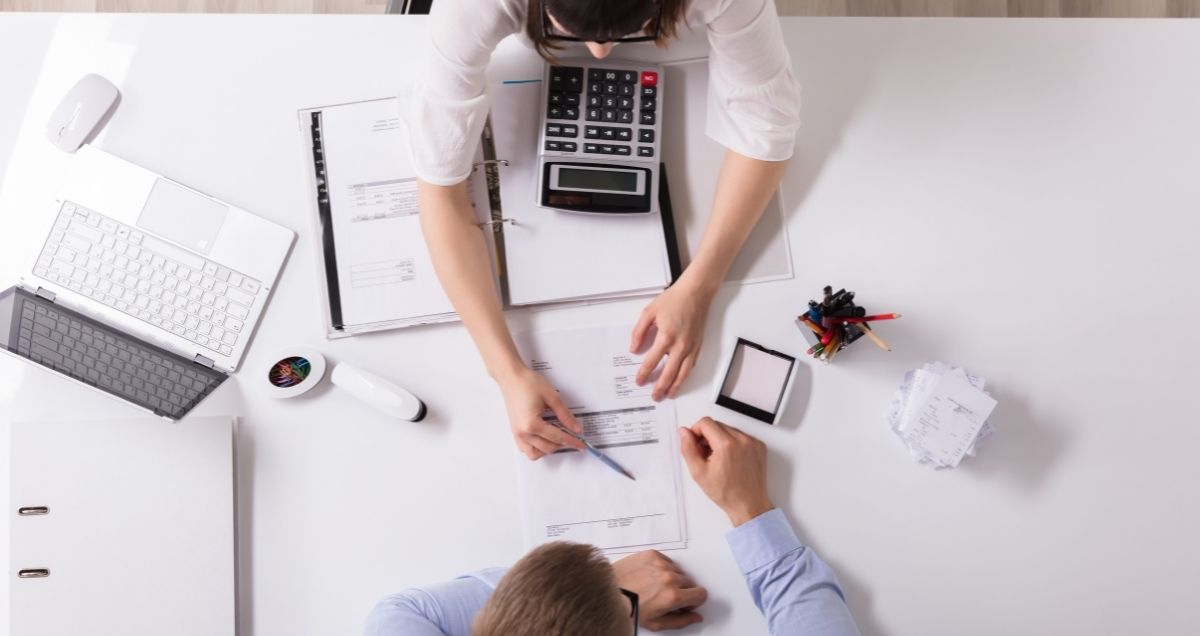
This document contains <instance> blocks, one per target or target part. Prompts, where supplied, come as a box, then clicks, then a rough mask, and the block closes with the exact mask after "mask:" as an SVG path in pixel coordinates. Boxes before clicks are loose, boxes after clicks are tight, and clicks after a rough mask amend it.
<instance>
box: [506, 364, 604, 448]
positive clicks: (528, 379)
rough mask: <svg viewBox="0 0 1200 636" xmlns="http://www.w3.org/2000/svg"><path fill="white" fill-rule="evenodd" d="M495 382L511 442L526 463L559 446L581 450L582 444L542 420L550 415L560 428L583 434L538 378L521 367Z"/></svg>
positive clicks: (553, 393)
mask: <svg viewBox="0 0 1200 636" xmlns="http://www.w3.org/2000/svg"><path fill="white" fill-rule="evenodd" d="M497 382H498V384H499V385H500V391H501V393H503V394H504V405H505V407H506V408H507V409H508V424H509V426H511V427H512V434H513V440H514V441H515V442H516V443H517V448H518V449H520V450H521V452H522V453H525V455H526V456H527V457H529V459H540V458H541V457H544V456H545V455H548V454H550V453H553V452H554V451H556V450H558V449H560V448H562V447H563V446H569V447H571V448H574V449H577V450H583V449H584V445H583V442H581V441H579V440H577V439H575V438H574V437H571V436H570V435H568V434H567V433H565V432H563V431H562V430H561V429H559V428H558V427H557V426H555V425H553V424H551V423H550V422H547V421H546V420H544V419H542V414H543V413H545V412H546V411H547V410H549V411H552V412H553V413H554V415H555V416H556V417H557V418H558V421H559V422H561V423H562V425H563V426H565V427H567V428H568V429H570V430H572V431H574V432H575V433H576V434H580V435H581V434H583V427H582V426H580V425H579V422H577V421H575V416H573V415H571V411H570V410H569V409H567V406H566V405H565V404H563V401H562V398H561V397H559V395H558V391H556V390H555V389H554V387H553V386H551V385H550V383H549V382H548V381H547V380H546V378H544V377H542V374H540V373H538V372H536V371H534V370H533V369H530V368H529V367H524V366H522V367H521V368H520V369H518V370H516V371H515V372H513V373H512V374H510V375H508V376H505V377H503V378H501V379H499V380H498V381H497Z"/></svg>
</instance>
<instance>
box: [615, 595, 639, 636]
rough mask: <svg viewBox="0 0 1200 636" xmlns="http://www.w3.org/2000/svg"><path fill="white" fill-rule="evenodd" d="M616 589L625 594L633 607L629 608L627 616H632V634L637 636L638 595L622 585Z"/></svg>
mask: <svg viewBox="0 0 1200 636" xmlns="http://www.w3.org/2000/svg"><path fill="white" fill-rule="evenodd" d="M617 589H619V590H621V593H622V594H624V595H625V598H627V599H629V604H630V605H631V606H632V607H633V609H631V610H630V611H629V616H630V617H631V618H633V636H637V633H638V595H637V592H630V591H629V590H627V589H625V588H623V587H622V588H617Z"/></svg>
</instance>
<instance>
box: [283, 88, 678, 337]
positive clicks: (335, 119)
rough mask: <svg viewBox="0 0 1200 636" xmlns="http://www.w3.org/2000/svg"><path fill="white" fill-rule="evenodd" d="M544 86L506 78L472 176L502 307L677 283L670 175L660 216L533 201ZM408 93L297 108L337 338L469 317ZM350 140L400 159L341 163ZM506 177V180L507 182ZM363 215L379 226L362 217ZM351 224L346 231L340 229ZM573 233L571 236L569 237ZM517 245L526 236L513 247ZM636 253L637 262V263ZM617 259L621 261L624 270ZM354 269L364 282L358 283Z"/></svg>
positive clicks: (478, 221)
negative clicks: (442, 241) (448, 291)
mask: <svg viewBox="0 0 1200 636" xmlns="http://www.w3.org/2000/svg"><path fill="white" fill-rule="evenodd" d="M536 89H537V87H536V86H533V87H532V88H530V87H523V88H517V89H514V90H516V92H509V89H507V88H506V89H505V91H504V93H505V95H504V96H503V98H502V99H501V100H500V101H501V102H503V103H504V105H503V106H501V107H499V108H495V109H494V111H495V112H492V113H489V114H488V115H487V116H486V117H485V119H484V122H483V129H482V131H481V132H480V134H479V145H478V147H477V148H476V154H475V155H474V157H473V158H472V160H471V163H470V164H469V165H470V166H471V167H470V169H469V170H468V172H467V176H468V178H467V179H466V183H465V184H464V185H465V187H466V190H467V198H468V201H469V203H470V204H471V210H470V214H471V218H470V222H471V223H473V224H474V225H476V227H478V228H480V233H481V234H482V235H483V238H484V242H485V243H486V244H487V248H488V252H489V256H490V257H491V261H492V262H491V266H492V267H491V269H492V272H491V273H492V275H493V278H494V279H495V282H496V291H497V292H498V295H499V300H500V305H501V307H503V308H505V309H508V308H511V307H515V306H520V305H534V304H548V303H568V302H580V301H587V300H591V299H593V298H595V299H600V298H605V299H607V298H623V297H633V296H646V295H650V294H652V293H657V292H659V291H661V290H662V289H665V288H666V287H668V286H670V284H671V283H672V282H673V281H674V280H675V279H676V278H678V274H679V271H678V270H679V266H678V255H677V250H678V246H677V245H676V244H675V243H676V240H675V233H674V228H673V219H672V218H671V214H670V209H669V204H668V205H666V206H664V201H669V193H668V192H667V189H666V188H665V187H664V186H663V185H659V186H658V187H656V188H655V190H656V191H657V192H656V194H657V195H658V197H659V205H658V207H659V208H660V210H662V214H661V215H660V217H661V218H657V219H656V218H653V217H652V216H648V217H646V219H647V220H642V221H635V220H627V221H624V222H613V223H607V224H598V223H597V222H596V219H594V218H589V217H587V216H583V215H575V216H573V217H572V218H566V217H564V216H563V215H558V214H554V213H551V212H545V211H536V210H535V209H534V208H535V207H536V205H535V204H534V200H535V197H534V194H533V192H532V190H531V188H532V184H533V183H535V182H536V179H534V175H533V173H532V172H531V170H532V169H533V168H532V167H531V165H530V164H529V159H530V158H531V157H534V156H535V153H531V152H528V151H529V150H532V148H530V147H529V146H532V145H534V144H535V139H536V137H537V135H536V130H527V129H528V128H530V126H531V125H533V126H534V128H536V121H535V120H536V117H534V115H535V114H536V113H534V112H533V111H531V110H529V108H528V107H529V105H530V104H532V103H534V100H536V99H538V98H537V96H536V94H535V93H536ZM404 99H407V98H399V99H398V98H394V97H392V98H384V99H378V100H368V101H362V102H354V103H350V104H340V105H333V106H325V107H319V108H311V109H304V110H301V111H299V113H298V115H299V122H298V124H299V131H300V134H301V136H302V137H303V140H304V151H305V164H306V166H305V172H306V173H307V174H306V175H305V176H306V180H307V181H308V197H309V201H310V205H312V208H313V212H314V214H313V220H314V224H313V229H314V232H315V234H316V237H317V238H316V240H315V241H314V248H315V252H316V256H317V262H318V264H319V266H318V268H317V271H318V272H319V273H320V274H323V279H324V280H322V281H321V295H322V300H323V301H324V303H323V304H324V305H325V306H324V309H325V311H324V323H325V335H326V337H328V338H341V337H346V336H353V335H357V334H361V333H366V332H369V331H378V330H382V329H393V328H400V327H409V326H415V325H422V324H432V323H438V322H446V321H451V320H457V319H458V315H457V314H455V313H454V311H453V305H452V303H451V302H450V301H449V299H448V298H446V297H445V294H444V290H442V289H441V287H440V285H437V283H438V281H437V280H436V279H435V278H434V275H435V272H434V268H433V264H432V258H431V257H430V255H429V253H428V249H427V246H426V245H424V244H423V236H421V235H420V232H421V228H420V223H419V217H418V215H417V213H416V212H417V211H416V206H417V205H419V199H420V196H419V194H420V193H419V188H418V187H417V186H418V184H417V182H418V179H419V178H418V177H417V176H416V173H415V171H414V170H413V169H412V157H410V156H407V153H408V152H409V151H410V150H411V148H410V146H411V144H410V143H408V140H407V138H406V135H409V134H411V131H408V132H406V130H407V128H406V127H405V126H404V122H403V119H404V117H403V115H401V116H400V117H397V116H396V113H397V112H401V113H403V112H405V110H404V109H406V108H408V107H409V105H406V103H405V102H404ZM380 122H384V123H380ZM364 131H366V132H364ZM497 131H500V136H501V137H504V136H505V135H506V134H507V135H509V137H507V141H508V145H502V144H501V143H500V142H501V141H503V139H497V135H496V132H497ZM350 142H354V143H353V144H351V143H350ZM339 148H344V152H346V153H352V152H353V153H358V154H360V155H362V156H370V157H373V158H375V159H378V158H380V157H390V158H391V159H390V160H384V161H378V160H375V161H372V162H370V166H366V165H360V164H362V162H361V161H360V162H358V163H356V162H355V161H354V160H351V159H353V158H352V157H351V158H350V159H343V161H345V165H347V166H348V167H347V168H346V169H345V170H344V171H343V172H341V173H339V172H338V165H340V161H339V158H338V152H339V151H338V149H339ZM345 156H346V157H349V154H346V155H345ZM502 156H503V157H508V158H501V157H502ZM331 157H332V158H331ZM309 162H311V165H309ZM330 163H333V164H334V167H333V168H330V166H329V164H330ZM380 166H391V167H380ZM660 169H661V165H660ZM502 181H505V182H506V183H505V184H504V186H505V187H504V188H502V187H501V186H502V183H501V182H502ZM662 183H663V181H662V180H659V184H662ZM396 184H402V185H403V187H401V186H400V185H396ZM375 186H380V187H379V188H378V190H377V191H376V192H375V193H374V194H371V195H370V196H367V195H363V194H362V193H361V192H359V191H358V190H354V189H355V188H359V189H362V188H366V187H375ZM393 186H394V187H393ZM502 190H503V191H505V192H507V193H508V194H507V195H506V197H507V199H506V198H505V197H502V196H501V192H502ZM385 191H386V194H381V193H384V192H385ZM664 208H665V209H664ZM364 222H370V223H376V222H379V225H378V226H372V227H370V228H369V227H367V226H366V225H351V224H354V223H364ZM335 224H336V225H337V227H338V228H339V229H337V230H336V232H335V227H334V226H335ZM343 226H345V228H346V229H345V230H343V229H340V228H342V227H343ZM656 226H657V227H656ZM488 228H490V231H488ZM376 229H377V230H378V232H375V231H374V230H376ZM560 232H561V233H562V234H560ZM385 237H391V238H394V239H396V240H395V241H392V243H395V242H403V244H404V246H405V247H404V249H405V250H407V251H406V252H405V253H404V257H405V258H403V259H400V260H396V259H397V257H396V255H395V254H394V253H393V252H386V251H385V249H386V247H385V246H386V244H387V243H388V240H386V238H385ZM564 244H570V245H571V246H572V247H571V248H563V245H564ZM514 245H523V246H527V247H525V248H524V249H523V250H514V248H513V246H514ZM609 246H611V248H610V247H609ZM543 247H544V248H545V249H546V250H549V251H548V252H547V253H553V254H555V259H557V260H558V261H561V262H562V263H563V268H562V269H563V270H564V271H563V272H556V273H553V274H551V273H548V272H546V271H544V270H545V268H544V267H541V266H540V265H538V264H537V262H538V261H540V260H541V259H540V257H538V256H536V255H535V254H536V253H538V252H540V251H541V250H542V249H543ZM620 247H633V249H634V251H636V255H635V257H634V260H633V261H631V260H630V259H629V258H626V257H625V256H622V255H621V254H620V252H621V250H620V249H617V248H620ZM514 251H522V254H514ZM585 254H586V255H591V256H585ZM339 257H341V258H342V262H339ZM660 259H661V260H660ZM635 261H636V263H637V264H630V263H632V262H635ZM609 262H612V263H614V264H617V265H619V266H617V267H615V269H614V268H613V267H609V266H608V265H607V263H609ZM660 262H661V265H660ZM514 263H518V264H519V265H518V269H519V270H520V272H521V274H520V276H519V277H518V278H519V280H518V281H517V284H516V285H517V286H516V287H515V288H514V281H513V280H511V279H510V273H511V271H512V268H513V266H514ZM356 267H358V268H359V270H357V271H356V269H355V268H356ZM567 272H570V273H569V274H568V273H567ZM355 276H358V277H359V278H360V279H361V280H363V281H365V282H363V284H361V285H359V284H355V282H354V281H355ZM394 279H403V280H404V281H407V282H412V281H416V282H415V284H413V285H408V286H406V287H404V288H402V289H401V288H397V287H395V286H394V285H396V284H398V283H396V282H393V280H394ZM389 285H391V287H388V286H389ZM435 286H436V287H435ZM409 301H411V302H409Z"/></svg>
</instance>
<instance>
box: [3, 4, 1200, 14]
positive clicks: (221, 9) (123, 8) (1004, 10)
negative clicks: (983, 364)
mask: <svg viewBox="0 0 1200 636" xmlns="http://www.w3.org/2000/svg"><path fill="white" fill-rule="evenodd" d="M775 1H776V3H777V4H778V6H779V13H780V15H799V16H814V15H816V16H904V17H1010V18H1029V17H1071V18H1076V17H1078V18H1123V17H1134V18H1195V17H1200V0H775ZM386 7H387V0H0V11H86V12H93V11H99V12H131V11H138V12H141V11H148V12H185V13H383V12H384V10H385V8H386Z"/></svg>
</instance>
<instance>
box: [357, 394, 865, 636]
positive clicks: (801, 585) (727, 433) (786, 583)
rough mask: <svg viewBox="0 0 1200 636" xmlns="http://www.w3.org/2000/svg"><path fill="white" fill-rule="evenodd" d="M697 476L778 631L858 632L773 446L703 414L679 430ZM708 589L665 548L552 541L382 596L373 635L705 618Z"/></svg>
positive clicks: (491, 635)
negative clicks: (603, 547) (793, 503)
mask: <svg viewBox="0 0 1200 636" xmlns="http://www.w3.org/2000/svg"><path fill="white" fill-rule="evenodd" d="M679 435H680V448H681V450H682V452H683V458H684V460H685V461H686V462H687V466H688V470H689V471H690V472H691V474H692V478H693V479H694V480H695V481H696V483H697V484H698V485H699V486H700V488H701V489H702V490H703V491H704V493H705V494H706V495H708V497H709V499H712V500H713V502H714V503H716V504H717V505H718V506H720V507H721V509H722V510H723V511H724V512H725V514H726V515H728V516H729V521H730V522H731V523H733V525H734V529H733V530H732V531H730V532H729V534H728V535H726V539H727V540H728V542H729V547H730V549H731V550H732V551H733V557H734V559H735V560H736V561H737V563H738V566H739V567H740V568H741V570H742V574H743V575H744V576H745V577H746V584H747V585H748V586H749V587H750V594H751V596H753V597H754V603H755V604H756V605H757V606H758V608H759V610H761V611H762V612H763V614H764V615H765V616H766V618H767V624H768V625H769V627H770V633H771V634H776V635H778V634H816V635H821V636H829V635H832V636H856V635H857V634H858V628H857V627H856V626H855V625H854V620H853V619H852V618H851V617H850V611H849V610H848V609H847V608H846V603H845V599H844V597H843V595H842V589H841V587H840V586H839V585H838V582H837V578H836V577H835V576H834V574H833V570H831V569H830V568H829V566H828V565H826V564H825V562H824V561H822V560H821V559H820V557H818V556H817V555H816V554H815V553H814V552H813V551H812V550H811V549H810V548H808V547H806V546H804V545H802V544H801V543H800V540H799V539H797V538H796V534H795V533H794V532H793V531H792V528H791V526H789V525H788V522H787V519H786V518H785V517H784V516H783V512H781V511H780V510H779V509H777V508H775V506H774V505H773V504H772V503H771V501H770V499H769V498H768V497H767V450H766V446H764V445H763V443H762V442H760V441H758V440H757V439H755V438H753V437H751V436H749V435H747V434H745V433H743V432H741V431H739V430H737V429H736V428H732V427H729V426H726V425H724V424H721V423H719V422H716V421H714V420H712V419H710V418H707V417H706V418H703V419H701V420H700V421H699V422H696V424H695V425H694V426H692V427H691V428H690V429H689V428H686V427H683V428H680V429H679ZM707 597H708V593H707V592H706V591H705V589H704V588H702V587H699V586H698V585H696V583H695V582H694V581H693V580H692V579H691V577H689V576H688V575H687V574H686V573H684V572H683V570H682V569H680V568H679V566H678V565H676V564H675V562H674V561H672V560H671V559H669V558H667V557H666V556H664V555H662V554H661V553H659V552H655V551H653V550H649V551H646V552H639V553H637V554H634V555H632V556H629V557H626V558H624V559H621V560H620V561H617V562H616V563H613V564H611V565H610V564H609V562H608V560H607V559H605V558H604V555H603V554H601V553H600V552H599V550H597V549H596V548H594V547H592V546H587V545H581V544H574V543H565V542H555V543H548V544H546V545H543V546H540V547H538V548H537V549H535V550H533V551H532V552H530V553H529V554H527V555H525V557H524V558H522V559H521V560H520V561H518V562H517V563H516V565H514V566H513V567H512V568H510V569H509V570H508V571H507V572H505V570H504V569H503V568H492V569H487V570H481V571H479V572H476V573H474V574H470V575H467V576H463V577H460V578H458V579H456V580H454V581H450V582H446V583H441V584H438V585H432V586H429V587H425V588H416V589H411V590H406V591H404V592H401V593H399V594H394V595H392V596H389V597H387V598H386V599H384V600H382V601H380V603H379V604H378V605H377V606H376V607H375V609H374V610H373V611H372V612H371V616H370V617H369V618H368V619H367V626H366V634H367V635H368V636H384V635H387V636H391V635H397V636H398V635H405V636H440V635H449V636H467V635H468V634H474V635H475V636H519V635H528V636H542V635H550V634H555V635H557V634H572V635H573V634H585V635H591V634H611V635H613V636H627V635H630V634H634V633H636V631H637V630H636V626H635V624H634V621H635V620H636V621H638V622H639V623H640V624H641V625H642V626H643V627H646V628H647V629H652V630H656V631H657V630H663V629H678V628H681V627H686V626H688V625H691V624H693V623H697V622H699V621H701V620H703V619H702V618H701V616H700V614H699V612H697V609H698V608H699V607H700V606H701V605H703V604H704V601H705V600H707Z"/></svg>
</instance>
